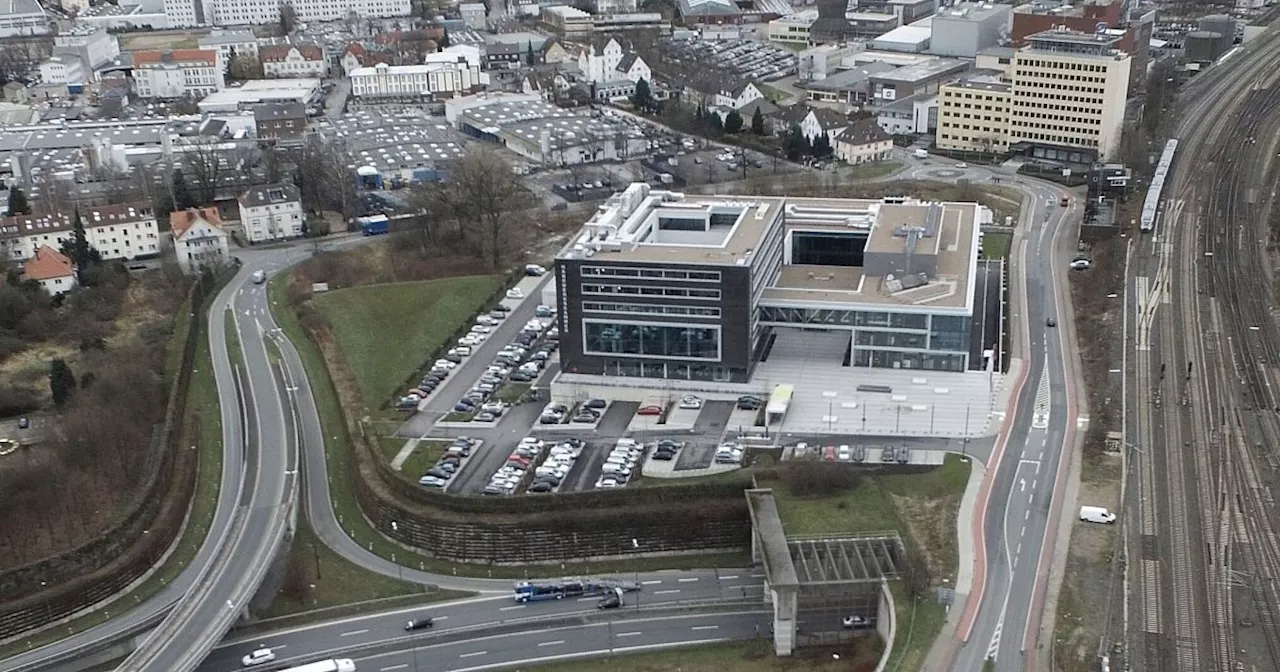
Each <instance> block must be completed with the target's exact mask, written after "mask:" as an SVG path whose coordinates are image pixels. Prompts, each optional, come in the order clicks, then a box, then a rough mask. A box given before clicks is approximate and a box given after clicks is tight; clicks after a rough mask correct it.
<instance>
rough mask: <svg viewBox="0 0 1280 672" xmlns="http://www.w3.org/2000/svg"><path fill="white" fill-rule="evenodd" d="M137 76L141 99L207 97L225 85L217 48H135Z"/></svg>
mask: <svg viewBox="0 0 1280 672" xmlns="http://www.w3.org/2000/svg"><path fill="white" fill-rule="evenodd" d="M133 79H134V87H135V91H136V93H137V94H138V97H140V98H161V99H175V98H183V97H191V98H203V97H205V96H207V95H209V94H210V93H213V92H214V91H221V90H222V89H223V87H224V85H225V84H224V80H223V72H222V64H221V63H220V62H219V60H218V52H217V51H216V50H213V49H174V50H171V51H155V50H151V51H135V52H133Z"/></svg>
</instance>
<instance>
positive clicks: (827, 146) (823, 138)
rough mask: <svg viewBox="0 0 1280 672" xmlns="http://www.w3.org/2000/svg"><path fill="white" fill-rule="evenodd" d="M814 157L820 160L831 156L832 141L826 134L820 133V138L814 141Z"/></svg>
mask: <svg viewBox="0 0 1280 672" xmlns="http://www.w3.org/2000/svg"><path fill="white" fill-rule="evenodd" d="M813 155H814V157H816V158H819V159H825V158H827V157H828V156H831V140H830V138H828V137H827V134H826V133H819V134H818V137H816V138H814V139H813Z"/></svg>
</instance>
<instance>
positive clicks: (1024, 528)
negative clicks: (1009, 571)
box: [1018, 525, 1027, 551]
mask: <svg viewBox="0 0 1280 672" xmlns="http://www.w3.org/2000/svg"><path fill="white" fill-rule="evenodd" d="M1018 536H1019V537H1025V536H1027V526H1026V525H1023V526H1022V529H1021V530H1019V531H1018ZM1018 550H1019V551H1021V550H1022V544H1018Z"/></svg>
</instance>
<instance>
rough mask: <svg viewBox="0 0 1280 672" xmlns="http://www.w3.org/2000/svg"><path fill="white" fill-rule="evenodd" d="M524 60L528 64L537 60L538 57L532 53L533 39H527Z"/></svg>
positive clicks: (532, 63) (535, 62)
mask: <svg viewBox="0 0 1280 672" xmlns="http://www.w3.org/2000/svg"><path fill="white" fill-rule="evenodd" d="M525 62H526V63H527V64H528V65H535V64H537V62H538V58H537V57H536V56H534V55H533V40H529V52H528V53H527V54H525Z"/></svg>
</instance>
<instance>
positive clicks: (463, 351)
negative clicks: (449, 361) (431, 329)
mask: <svg viewBox="0 0 1280 672" xmlns="http://www.w3.org/2000/svg"><path fill="white" fill-rule="evenodd" d="M449 354H451V355H457V356H459V357H467V356H469V355H470V354H471V346H469V345H459V346H458V347H456V348H449Z"/></svg>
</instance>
